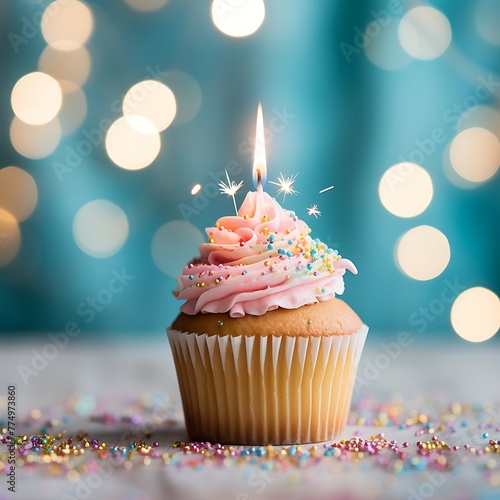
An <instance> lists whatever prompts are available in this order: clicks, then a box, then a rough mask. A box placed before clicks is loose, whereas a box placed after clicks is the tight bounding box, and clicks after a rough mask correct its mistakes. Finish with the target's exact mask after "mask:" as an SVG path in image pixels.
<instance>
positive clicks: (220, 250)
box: [174, 192, 357, 317]
mask: <svg viewBox="0 0 500 500" xmlns="http://www.w3.org/2000/svg"><path fill="white" fill-rule="evenodd" d="M310 232H311V229H310V228H309V227H308V226H307V224H306V223H305V222H304V221H302V220H300V219H299V218H298V217H297V216H296V215H295V213H294V212H292V211H289V210H285V209H283V208H282V207H281V206H280V205H279V204H278V202H277V201H276V200H275V199H274V198H271V196H269V195H268V194H267V193H257V192H250V193H248V194H247V196H246V198H245V200H244V202H243V204H242V205H241V208H240V210H239V211H238V214H237V215H236V216H226V217H222V218H220V219H219V220H218V221H217V222H216V224H215V227H209V228H207V229H206V233H207V236H208V243H204V244H202V245H200V246H199V251H200V257H199V258H197V259H195V260H193V261H192V262H190V263H189V264H188V265H187V266H186V267H185V268H184V270H183V272H182V275H181V276H180V277H179V278H177V288H176V290H175V291H174V295H175V297H176V298H178V299H179V300H185V301H186V302H185V303H184V304H183V305H182V306H181V310H182V312H184V313H186V314H197V313H199V312H202V313H225V312H229V314H230V315H231V316H232V317H241V316H244V315H245V314H253V315H261V314H264V313H265V312H267V311H270V310H273V309H277V308H278V307H282V308H285V309H294V308H297V307H301V306H303V305H306V304H313V303H316V302H320V301H325V300H329V299H331V298H333V297H334V296H335V295H339V294H342V293H343V291H344V280H343V275H344V273H345V270H346V269H349V270H350V271H351V272H353V273H356V272H357V271H356V268H355V266H354V264H352V262H351V261H349V260H347V259H342V257H341V256H340V255H339V254H338V252H337V251H336V250H333V249H332V248H329V247H328V246H327V245H326V244H324V243H323V242H321V241H320V240H318V239H313V238H311V237H310V236H309V233H310Z"/></svg>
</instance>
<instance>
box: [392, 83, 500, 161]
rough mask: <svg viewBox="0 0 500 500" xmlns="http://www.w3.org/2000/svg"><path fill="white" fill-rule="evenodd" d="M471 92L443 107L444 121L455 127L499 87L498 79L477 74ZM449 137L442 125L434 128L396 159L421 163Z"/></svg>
mask: <svg viewBox="0 0 500 500" xmlns="http://www.w3.org/2000/svg"><path fill="white" fill-rule="evenodd" d="M477 82H478V83H477V84H476V85H475V87H474V89H473V92H472V93H471V94H469V95H468V96H467V97H465V98H464V99H463V100H462V101H461V102H456V103H454V104H453V105H452V106H450V107H448V108H447V109H445V111H444V112H443V114H442V115H441V117H442V120H443V122H444V123H449V124H452V125H453V126H455V127H457V126H458V125H460V123H461V122H462V120H463V119H464V118H466V117H468V116H470V114H472V113H473V112H474V109H475V108H477V106H479V104H481V103H482V102H484V101H486V100H488V99H489V98H491V97H492V96H493V94H495V92H496V91H497V90H498V88H499V87H500V80H495V79H494V78H493V75H492V74H491V73H490V74H488V75H479V76H478V78H477ZM449 139H450V135H449V134H448V133H447V132H446V131H445V130H444V128H442V127H436V128H434V129H433V130H432V131H431V133H430V134H429V135H428V136H427V137H424V138H422V139H419V138H417V139H415V140H414V141H413V143H414V144H415V148H414V149H413V150H412V151H410V153H408V154H407V155H406V157H405V156H404V155H402V154H400V155H399V156H398V157H397V159H398V160H399V161H400V162H408V161H410V162H413V163H416V164H418V165H423V164H424V163H425V161H426V160H427V159H428V158H429V157H431V156H432V155H433V154H434V153H435V152H436V149H437V147H438V145H441V144H443V143H445V142H446V141H447V140H449Z"/></svg>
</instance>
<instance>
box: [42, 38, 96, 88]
mask: <svg viewBox="0 0 500 500" xmlns="http://www.w3.org/2000/svg"><path fill="white" fill-rule="evenodd" d="M91 67H92V60H91V58H90V54H89V51H88V50H87V49H86V47H80V48H78V49H76V50H72V51H71V52H63V51H61V50H56V49H54V48H52V47H50V46H49V47H45V49H44V50H43V52H42V53H41V55H40V58H39V59H38V69H39V70H40V71H43V72H45V73H48V74H49V75H51V76H53V77H54V78H55V79H57V80H68V81H70V82H73V83H76V84H77V85H83V84H84V83H85V82H86V81H87V79H88V77H89V75H90V70H91Z"/></svg>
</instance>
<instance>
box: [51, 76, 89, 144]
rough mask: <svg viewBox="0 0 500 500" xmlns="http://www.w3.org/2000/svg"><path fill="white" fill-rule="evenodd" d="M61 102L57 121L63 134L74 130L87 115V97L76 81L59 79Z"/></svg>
mask: <svg viewBox="0 0 500 500" xmlns="http://www.w3.org/2000/svg"><path fill="white" fill-rule="evenodd" d="M59 84H60V85H61V88H62V91H63V103H62V107H61V111H59V116H58V118H59V122H60V123H61V131H62V133H63V135H69V134H72V133H73V132H75V131H76V130H77V129H78V127H79V126H80V125H81V124H82V123H83V120H85V117H86V115H87V98H86V97H85V92H84V91H83V90H82V88H81V87H79V86H78V85H76V83H73V82H69V81H65V80H61V81H60V82H59Z"/></svg>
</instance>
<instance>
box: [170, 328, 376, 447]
mask: <svg viewBox="0 0 500 500" xmlns="http://www.w3.org/2000/svg"><path fill="white" fill-rule="evenodd" d="M367 333H368V327H367V326H366V325H363V326H362V327H361V328H360V330H359V331H358V332H356V333H354V334H352V335H342V336H335V335H334V336H318V337H313V336H308V337H288V336H267V337H266V336H259V335H255V336H250V337H247V336H231V335H226V336H220V335H210V336H209V335H207V334H195V333H188V332H180V331H177V330H168V337H169V341H170V345H171V347H172V353H173V357H174V361H175V367H176V371H177V377H178V380H179V387H180V392H181V397H182V404H183V407H184V415H185V418H186V426H187V430H188V433H189V436H190V438H191V439H192V440H194V441H210V442H219V443H233V444H260V445H264V444H292V443H312V442H319V441H327V440H331V439H333V438H334V437H335V436H338V435H339V433H340V432H341V431H342V430H343V428H344V426H345V423H346V421H347V417H348V413H349V407H350V403H351V396H352V390H353V386H354V380H355V377H356V370H357V367H358V364H359V359H360V356H361V352H362V350H363V346H364V343H365V339H366V335H367Z"/></svg>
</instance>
